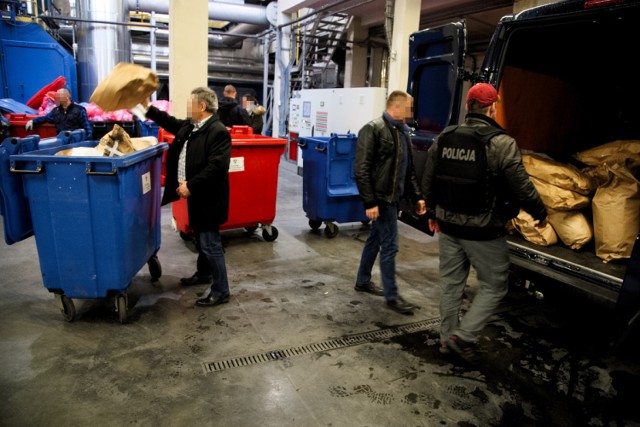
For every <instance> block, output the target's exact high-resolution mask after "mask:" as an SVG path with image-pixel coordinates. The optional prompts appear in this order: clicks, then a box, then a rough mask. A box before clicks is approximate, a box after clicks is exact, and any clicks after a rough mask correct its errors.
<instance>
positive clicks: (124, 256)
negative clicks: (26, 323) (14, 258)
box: [10, 141, 168, 320]
mask: <svg viewBox="0 0 640 427" xmlns="http://www.w3.org/2000/svg"><path fill="white" fill-rule="evenodd" d="M95 145H96V142H95V141H84V142H81V143H77V144H71V145H67V146H64V147H55V148H49V149H45V150H38V151H32V152H29V153H24V154H18V155H12V156H10V164H11V170H12V171H13V173H16V174H21V175H22V177H23V181H24V187H25V194H26V196H27V199H28V201H29V207H30V210H31V218H32V221H33V232H34V234H35V237H36V246H37V248H38V257H39V259H40V269H41V271H42V279H43V282H44V285H45V287H46V288H47V289H48V290H49V291H51V292H54V293H56V294H58V295H64V296H65V297H67V298H102V297H106V296H109V295H112V294H122V293H124V291H126V289H127V287H128V286H129V285H130V283H131V281H132V279H133V277H134V276H135V275H136V274H137V272H138V271H139V270H140V269H141V268H142V267H143V266H144V265H145V264H146V263H147V262H148V261H149V260H150V259H151V258H152V257H155V254H156V252H157V251H158V249H159V248H160V196H161V194H160V192H161V188H160V170H161V163H162V154H163V152H164V151H165V150H166V149H167V147H168V146H167V144H164V143H162V144H158V145H156V146H153V147H150V148H147V149H144V150H141V151H138V152H135V153H132V154H128V155H126V156H123V157H70V156H56V155H55V154H56V153H57V152H58V151H60V150H62V149H68V148H73V147H93V146H95ZM150 269H151V268H150ZM152 275H153V273H152ZM122 308H124V309H126V300H125V306H124V307H122ZM121 320H122V318H121Z"/></svg>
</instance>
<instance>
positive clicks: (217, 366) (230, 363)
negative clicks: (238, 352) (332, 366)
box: [204, 318, 440, 373]
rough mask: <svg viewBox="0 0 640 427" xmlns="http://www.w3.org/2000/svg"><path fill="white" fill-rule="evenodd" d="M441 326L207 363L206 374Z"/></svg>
mask: <svg viewBox="0 0 640 427" xmlns="http://www.w3.org/2000/svg"><path fill="white" fill-rule="evenodd" d="M439 324H440V319H439V318H436V319H430V320H423V321H421V322H415V323H408V324H406V325H400V326H393V327H390V328H385V329H379V330H377V331H370V332H363V333H360V334H354V335H346V336H344V337H341V338H337V339H333V340H327V341H322V342H319V343H315V344H307V345H301V346H297V347H291V348H288V349H286V350H272V351H267V352H266V353H261V354H255V355H252V356H241V357H236V358H233V359H227V360H222V361H217V362H205V363H204V370H205V372H206V373H209V372H218V371H224V370H226V369H231V368H240V367H243V366H249V365H255V364H257V363H264V362H271V361H273V360H282V359H287V358H289V357H294V356H302V355H305V354H311V353H319V352H321V351H328V350H336V349H340V348H345V347H352V346H355V345H360V344H366V343H370V342H376V341H380V340H384V339H388V338H393V337H397V336H399V335H404V334H410V333H413V332H419V331H424V330H429V329H432V328H433V327H435V326H437V325H439Z"/></svg>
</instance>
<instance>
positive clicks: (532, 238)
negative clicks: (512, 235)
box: [511, 209, 558, 246]
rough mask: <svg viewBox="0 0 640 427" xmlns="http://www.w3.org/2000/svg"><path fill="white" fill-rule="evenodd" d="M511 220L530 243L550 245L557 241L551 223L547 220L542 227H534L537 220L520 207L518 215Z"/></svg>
mask: <svg viewBox="0 0 640 427" xmlns="http://www.w3.org/2000/svg"><path fill="white" fill-rule="evenodd" d="M511 221H512V223H513V226H514V228H515V229H516V230H517V231H518V232H519V233H520V234H522V237H524V238H525V239H526V240H528V241H529V242H531V243H535V244H536V245H540V246H551V245H555V244H556V243H558V235H557V234H556V232H555V231H554V230H553V227H552V226H551V224H549V223H548V222H547V224H546V225H545V226H544V227H542V228H538V227H536V224H537V221H536V220H535V219H533V217H532V216H531V215H529V214H528V213H527V212H525V211H524V210H522V209H520V213H519V214H518V216H517V217H515V218H514V219H512V220H511Z"/></svg>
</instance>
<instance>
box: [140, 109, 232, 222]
mask: <svg viewBox="0 0 640 427" xmlns="http://www.w3.org/2000/svg"><path fill="white" fill-rule="evenodd" d="M147 117H148V118H150V119H151V120H153V121H155V122H156V123H157V124H158V125H159V126H161V127H162V128H164V129H165V130H167V131H169V132H171V133H172V134H174V135H175V139H174V140H173V143H171V145H169V150H167V159H166V178H165V187H164V194H163V196H162V205H166V204H167V203H170V202H173V201H176V200H178V197H179V196H178V194H177V193H176V189H177V188H178V158H179V157H180V151H181V150H182V147H183V146H184V144H185V142H186V141H187V139H188V140H189V144H188V145H187V158H186V179H187V187H188V188H189V191H190V192H191V196H190V197H188V198H187V206H188V211H189V225H190V227H191V228H192V229H193V230H194V231H196V232H200V231H211V230H217V229H218V227H219V226H220V225H221V224H224V223H225V222H227V219H228V216H229V163H230V159H231V135H229V131H228V130H227V128H226V127H225V126H224V125H223V124H222V122H221V121H220V118H219V117H218V115H217V114H214V115H213V116H212V117H211V118H209V120H207V121H206V122H205V124H204V125H203V126H202V127H201V128H200V129H198V130H197V131H196V132H194V133H193V134H191V136H190V135H189V134H190V133H191V130H192V129H193V124H192V123H191V121H189V120H180V119H176V118H175V117H172V116H170V115H168V114H167V113H165V112H163V111H160V110H158V109H157V108H155V107H153V106H151V107H149V110H148V111H147Z"/></svg>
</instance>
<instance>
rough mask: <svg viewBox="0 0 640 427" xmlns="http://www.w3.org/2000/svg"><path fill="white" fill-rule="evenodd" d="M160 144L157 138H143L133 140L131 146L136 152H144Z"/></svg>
mask: <svg viewBox="0 0 640 427" xmlns="http://www.w3.org/2000/svg"><path fill="white" fill-rule="evenodd" d="M157 144H158V138H156V137H155V136H143V137H141V138H131V145H132V146H133V148H134V149H135V150H136V151H140V150H144V149H145V148H149V147H151V146H154V145H157Z"/></svg>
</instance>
